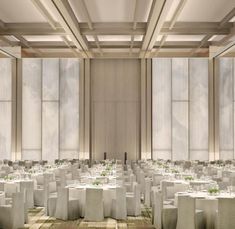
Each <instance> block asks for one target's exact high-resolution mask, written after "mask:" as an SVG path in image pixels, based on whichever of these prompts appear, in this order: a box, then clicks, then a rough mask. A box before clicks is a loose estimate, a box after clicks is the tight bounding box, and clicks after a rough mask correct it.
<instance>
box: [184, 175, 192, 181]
mask: <svg viewBox="0 0 235 229" xmlns="http://www.w3.org/2000/svg"><path fill="white" fill-rule="evenodd" d="M184 179H185V180H186V181H191V180H194V178H193V177H192V176H187V177H185V178H184Z"/></svg>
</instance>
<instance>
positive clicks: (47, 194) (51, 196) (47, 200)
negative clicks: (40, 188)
mask: <svg viewBox="0 0 235 229" xmlns="http://www.w3.org/2000/svg"><path fill="white" fill-rule="evenodd" d="M56 201H57V183H56V181H51V182H49V183H48V184H47V187H45V191H44V207H45V213H46V215H49V216H54V215H55V209H56Z"/></svg>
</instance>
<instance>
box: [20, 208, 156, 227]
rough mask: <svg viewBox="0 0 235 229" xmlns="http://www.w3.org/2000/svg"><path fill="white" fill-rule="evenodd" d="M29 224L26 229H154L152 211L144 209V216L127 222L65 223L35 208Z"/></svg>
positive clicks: (30, 212)
mask: <svg viewBox="0 0 235 229" xmlns="http://www.w3.org/2000/svg"><path fill="white" fill-rule="evenodd" d="M28 216H29V222H28V224H25V227H24V228H28V229H39V228H40V229H45V228H52V229H55V228H56V229H62V228H66V229H75V228H76V229H77V228H79V229H86V228H92V229H94V228H99V229H104V228H109V229H129V228H130V229H135V228H136V229H153V228H154V227H153V226H152V224H151V210H150V209H149V208H146V207H144V206H143V207H142V215H141V216H139V217H128V218H127V220H114V219H112V218H105V220H104V221H102V222H98V223H97V222H85V221H84V220H83V219H79V220H75V221H63V220H58V219H55V218H53V217H48V216H45V215H44V209H43V208H34V209H31V210H29V214H28Z"/></svg>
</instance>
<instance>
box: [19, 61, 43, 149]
mask: <svg viewBox="0 0 235 229" xmlns="http://www.w3.org/2000/svg"><path fill="white" fill-rule="evenodd" d="M22 63H23V66H22V84H23V85H22V149H23V150H26V149H34V150H36V149H37V150H39V149H40V150H41V106H42V105H41V103H42V101H41V96H42V88H41V59H34V58H31V59H23V61H22Z"/></svg>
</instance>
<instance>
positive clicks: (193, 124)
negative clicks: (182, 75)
mask: <svg viewBox="0 0 235 229" xmlns="http://www.w3.org/2000/svg"><path fill="white" fill-rule="evenodd" d="M189 91H190V128H189V131H190V159H192V160H208V156H209V155H208V60H207V59H203V58H195V59H190V90H189Z"/></svg>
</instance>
